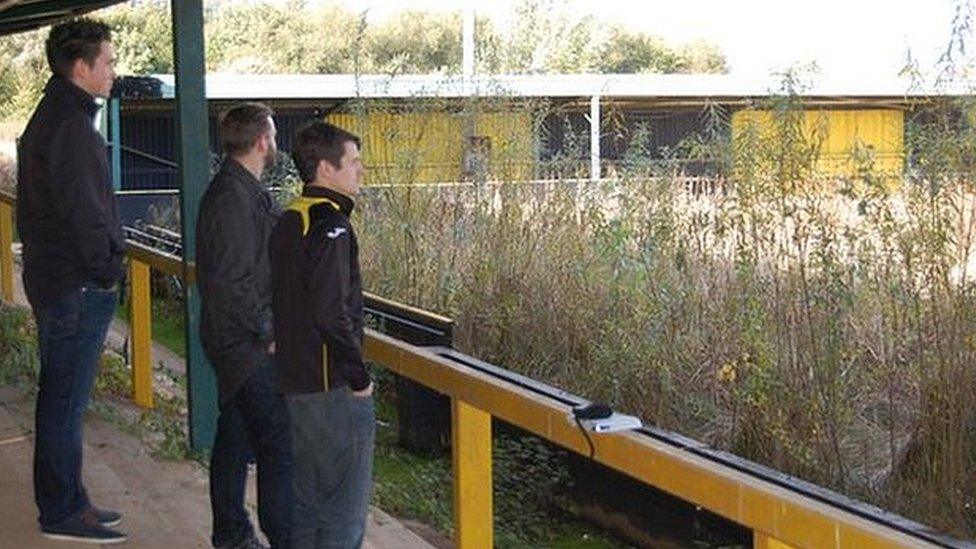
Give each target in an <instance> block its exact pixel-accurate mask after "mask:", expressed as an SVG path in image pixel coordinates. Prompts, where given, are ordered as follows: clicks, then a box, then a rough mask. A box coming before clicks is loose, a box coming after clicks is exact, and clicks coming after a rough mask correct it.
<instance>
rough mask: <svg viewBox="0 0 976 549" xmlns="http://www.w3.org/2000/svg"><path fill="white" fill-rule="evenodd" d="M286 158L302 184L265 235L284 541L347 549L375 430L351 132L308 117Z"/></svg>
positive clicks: (358, 538)
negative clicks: (291, 463) (290, 477)
mask: <svg viewBox="0 0 976 549" xmlns="http://www.w3.org/2000/svg"><path fill="white" fill-rule="evenodd" d="M292 156H293V158H294V159H295V166H296V167H297V168H298V172H299V174H300V175H301V178H302V181H304V183H305V187H304V189H303V191H302V196H301V197H300V198H298V199H297V200H296V201H295V202H294V203H293V204H292V205H291V206H290V208H289V209H288V210H287V211H286V212H285V213H284V214H283V215H282V216H281V219H280V220H279V221H278V224H277V225H275V228H274V231H273V232H272V235H271V265H272V276H273V286H274V306H273V309H274V321H275V339H276V341H277V345H278V352H277V354H276V356H275V361H276V363H277V365H278V372H279V375H280V376H281V377H280V381H281V387H282V389H283V390H284V391H285V394H286V395H287V396H286V400H287V402H288V410H289V413H290V415H291V420H292V443H293V447H294V457H295V498H296V499H295V515H294V516H295V520H294V522H293V527H292V542H293V544H292V546H293V547H295V548H296V549H304V548H306V547H307V548H319V547H336V548H354V547H359V546H360V545H361V544H362V542H363V535H364V533H365V525H366V511H367V508H368V504H369V489H370V477H371V476H372V463H373V443H374V438H375V429H376V427H375V415H374V410H373V399H372V393H373V384H372V381H371V380H370V376H369V373H368V372H367V370H366V367H365V365H364V364H363V353H362V346H363V290H362V282H361V281H360V275H359V248H358V245H357V243H356V234H355V232H354V231H353V228H352V225H351V224H350V223H349V214H350V213H351V212H352V208H353V202H352V197H353V196H355V195H356V194H357V193H358V192H359V184H360V180H361V179H362V176H363V165H362V161H361V159H360V155H359V138H358V137H356V136H354V135H352V134H350V133H349V132H346V131H344V130H342V129H341V128H338V127H336V126H333V125H331V124H327V123H325V122H313V123H311V124H310V125H307V126H305V127H304V128H302V129H301V130H300V131H299V132H298V135H297V136H296V138H295V142H294V144H293V146H292Z"/></svg>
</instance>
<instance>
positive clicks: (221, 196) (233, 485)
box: [197, 103, 293, 547]
mask: <svg viewBox="0 0 976 549" xmlns="http://www.w3.org/2000/svg"><path fill="white" fill-rule="evenodd" d="M271 116H272V112H271V109H269V108H268V107H266V106H264V105H261V104H259V103H245V104H243V105H240V106H237V107H235V108H233V109H231V110H229V111H227V112H226V113H225V114H224V116H223V117H222V118H221V120H220V124H219V127H218V134H219V137H220V142H221V146H222V148H223V150H224V152H225V153H226V154H227V158H226V159H225V160H224V162H223V164H222V165H221V167H220V171H219V172H218V173H217V175H216V176H215V177H214V179H213V181H212V182H211V183H210V186H209V187H208V188H207V192H206V193H205V194H204V196H203V201H202V202H201V204H200V217H199V218H198V220H197V278H198V282H199V285H200V298H201V301H202V315H201V323H200V335H201V339H202V340H203V347H204V350H205V351H206V353H207V357H208V358H209V359H210V362H211V363H212V364H213V367H214V369H215V370H216V372H217V383H218V389H219V401H220V417H219V419H218V420H217V435H216V439H215V441H214V447H213V453H212V455H211V458H210V503H211V507H212V510H213V536H212V542H213V545H214V546H215V547H261V545H260V544H259V543H258V542H257V540H256V539H255V537H254V529H253V527H252V526H251V522H250V520H249V519H248V515H247V511H246V510H245V508H244V487H245V481H246V479H247V463H248V461H249V457H250V455H251V453H252V452H253V454H254V456H255V457H256V460H257V467H258V520H259V522H260V525H261V530H262V531H263V532H264V533H265V535H267V537H268V540H269V541H270V542H271V545H272V547H288V546H289V542H288V539H289V522H290V520H291V510H292V506H293V487H292V463H291V442H290V438H289V427H288V410H287V408H286V406H285V403H284V401H283V399H282V396H281V393H280V390H279V389H278V383H277V379H276V378H277V376H276V373H275V368H274V361H273V354H274V352H275V343H274V340H273V335H272V327H273V326H272V321H271V266H270V263H269V260H268V237H269V235H270V234H271V228H272V226H273V225H274V223H275V221H276V220H277V218H278V216H279V214H280V209H279V207H278V206H277V204H276V203H275V201H274V200H273V199H272V197H271V195H270V194H269V193H268V191H267V190H266V189H265V188H264V186H263V185H262V183H261V175H262V173H263V172H264V170H265V169H266V168H267V167H268V166H270V165H271V163H272V162H273V161H274V157H275V154H276V152H277V148H276V145H275V126H274V120H273V119H272V118H271Z"/></svg>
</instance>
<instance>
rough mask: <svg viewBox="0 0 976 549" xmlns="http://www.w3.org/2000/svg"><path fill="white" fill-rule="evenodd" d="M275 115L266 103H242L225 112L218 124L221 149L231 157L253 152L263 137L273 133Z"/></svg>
mask: <svg viewBox="0 0 976 549" xmlns="http://www.w3.org/2000/svg"><path fill="white" fill-rule="evenodd" d="M273 115H274V111H272V110H271V107H269V106H267V105H265V104H264V103H252V102H248V103H241V104H240V105H237V106H236V107H233V108H231V109H229V110H227V111H225V112H224V113H223V114H222V115H221V116H220V121H219V122H218V123H217V137H218V138H219V139H220V148H221V149H222V150H223V151H224V152H225V153H227V154H229V155H236V154H244V153H246V152H247V151H249V150H251V147H253V146H254V142H255V141H257V140H258V138H259V137H261V135H263V134H264V133H267V132H269V131H271V122H269V121H268V119H269V118H271V117H272V116H273Z"/></svg>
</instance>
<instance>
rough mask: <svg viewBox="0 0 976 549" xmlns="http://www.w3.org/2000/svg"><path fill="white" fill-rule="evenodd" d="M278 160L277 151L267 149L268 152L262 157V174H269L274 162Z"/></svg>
mask: <svg viewBox="0 0 976 549" xmlns="http://www.w3.org/2000/svg"><path fill="white" fill-rule="evenodd" d="M277 159H278V150H277V149H268V152H267V153H265V155H264V172H265V173H267V172H270V171H271V169H272V168H274V165H275V161H276V160H277Z"/></svg>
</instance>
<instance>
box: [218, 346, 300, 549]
mask: <svg viewBox="0 0 976 549" xmlns="http://www.w3.org/2000/svg"><path fill="white" fill-rule="evenodd" d="M251 456H254V458H256V460H257V469H258V482H257V485H258V522H259V523H260V525H261V530H262V531H263V532H264V534H265V535H266V536H268V541H270V542H271V546H272V547H289V527H290V524H289V522H290V520H291V512H292V508H293V506H294V491H293V487H292V458H291V438H290V431H289V427H288V408H287V407H286V406H285V402H284V399H283V397H282V396H281V394H280V393H279V391H278V383H277V381H276V378H275V370H274V364H273V361H272V359H271V358H270V357H269V358H268V360H267V362H266V363H265V364H264V365H262V366H261V367H260V368H258V369H257V370H255V372H254V373H253V374H251V377H249V378H248V379H247V381H245V382H244V385H243V386H241V388H240V389H238V390H237V392H236V393H234V396H232V397H231V398H230V399H229V400H228V401H227V402H225V403H224V404H223V405H222V406H221V408H220V418H219V419H218V420H217V437H216V440H215V441H214V447H213V454H212V455H211V456H210V505H211V508H212V510H213V537H212V538H211V541H212V542H213V544H214V547H221V546H225V545H230V546H232V545H234V544H236V543H238V542H240V541H242V540H244V539H245V538H248V537H250V536H252V535H254V528H253V527H252V526H251V521H250V520H249V519H248V516H247V510H246V509H244V487H245V483H246V480H247V464H248V462H249V461H251Z"/></svg>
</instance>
